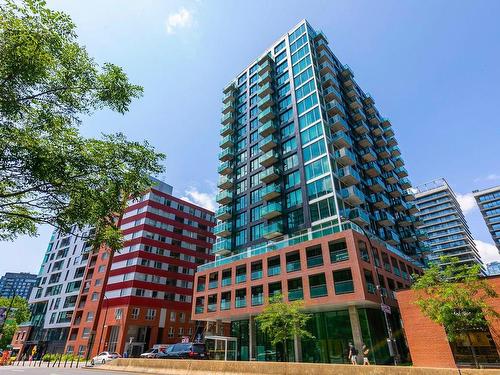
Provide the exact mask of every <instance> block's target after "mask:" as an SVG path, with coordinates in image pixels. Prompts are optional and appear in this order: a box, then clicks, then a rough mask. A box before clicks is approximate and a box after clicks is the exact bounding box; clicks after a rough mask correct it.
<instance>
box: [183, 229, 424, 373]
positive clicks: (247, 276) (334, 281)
mask: <svg viewBox="0 0 500 375" xmlns="http://www.w3.org/2000/svg"><path fill="white" fill-rule="evenodd" d="M315 234H316V235H318V234H319V233H315ZM315 237H318V238H315ZM372 245H373V248H372V249H371V251H370V250H369V249H370V247H369V242H368V240H367V238H366V237H365V236H363V235H362V234H360V233H358V232H356V231H354V230H345V231H342V232H338V233H334V234H330V235H323V236H315V235H313V234H312V233H309V235H304V236H302V238H301V240H298V239H289V240H286V241H283V243H271V244H269V245H268V246H265V247H262V248H257V249H254V250H251V251H249V252H248V253H245V252H243V253H241V254H236V255H234V256H231V257H227V258H223V259H220V260H217V261H215V262H212V263H209V264H205V265H203V266H200V267H199V268H198V272H197V273H196V280H195V292H194V298H195V302H194V304H193V312H192V313H193V318H194V319H196V320H203V321H206V322H209V323H212V324H211V326H212V327H216V326H217V324H213V323H214V322H215V323H217V322H218V323H231V332H230V333H229V332H223V333H225V334H226V335H231V336H234V337H238V340H239V344H238V345H239V347H238V359H241V360H246V359H256V360H274V359H275V358H274V357H273V358H271V359H270V358H267V357H265V356H266V353H268V352H274V351H277V349H275V348H270V347H268V344H267V343H266V342H265V341H266V340H265V338H263V337H262V335H259V333H258V332H257V331H258V329H257V328H256V324H255V320H254V317H255V316H256V315H258V314H259V313H260V312H261V311H262V309H263V308H264V306H265V305H266V303H267V301H268V299H269V297H270V296H272V295H274V294H276V293H280V294H282V295H283V296H284V299H285V300H286V301H293V300H299V299H303V300H304V303H305V307H306V309H307V310H308V311H309V312H311V313H313V319H312V322H313V323H312V325H313V326H312V327H311V330H312V332H311V333H312V334H313V336H314V337H315V339H314V340H313V341H312V342H304V343H302V348H301V349H298V351H297V349H296V352H295V355H298V356H301V355H302V357H303V358H302V360H304V361H311V362H342V361H343V359H342V358H343V352H344V351H345V350H346V349H347V344H348V342H349V341H353V342H354V344H355V346H356V347H359V348H361V347H362V345H363V343H364V344H366V345H367V346H369V347H370V348H371V356H372V361H376V362H377V363H385V361H388V360H389V359H388V357H389V356H388V353H387V351H386V349H387V343H386V339H387V332H386V331H385V329H384V327H385V324H384V318H383V316H382V312H381V302H382V301H381V294H382V296H383V298H384V302H385V304H386V305H388V306H390V307H391V310H392V314H391V315H390V316H389V320H390V323H391V325H392V329H393V330H394V332H395V335H396V336H399V344H401V345H403V339H402V337H401V336H400V335H399V334H400V332H399V330H398V321H399V319H398V307H397V306H398V305H397V300H396V294H395V291H396V290H398V289H404V288H408V287H409V285H410V275H411V274H413V273H420V272H421V270H420V268H418V267H417V266H416V265H415V264H414V262H413V261H412V260H411V259H410V258H409V257H407V256H404V255H403V254H401V253H396V252H394V250H389V249H387V248H386V247H384V246H383V245H382V243H381V242H379V241H377V242H375V243H373V244H372ZM377 287H379V288H377ZM377 289H378V290H377ZM330 325H331V327H332V328H328V327H330ZM218 326H222V324H219V325H218ZM339 326H341V327H339ZM213 329H216V328H213ZM336 330H339V332H338V333H336V332H334V331H336ZM211 333H212V332H211ZM214 333H216V334H221V333H220V332H214ZM329 335H330V336H329ZM316 346H317V348H318V350H317V352H316V353H313V352H312V351H313V350H312V348H315V347H316ZM290 354H291V355H293V353H290ZM299 359H300V358H299ZM344 360H345V359H344Z"/></svg>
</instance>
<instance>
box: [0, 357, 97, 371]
mask: <svg viewBox="0 0 500 375" xmlns="http://www.w3.org/2000/svg"><path fill="white" fill-rule="evenodd" d="M51 357H52V358H51V359H49V360H47V359H43V357H42V358H40V359H33V360H29V359H26V357H23V358H22V359H18V360H14V361H12V362H11V363H10V365H11V366H16V367H67V368H79V367H80V368H81V367H88V366H89V365H90V360H89V359H82V358H80V357H76V358H74V357H72V358H68V356H65V355H64V354H52V355H51Z"/></svg>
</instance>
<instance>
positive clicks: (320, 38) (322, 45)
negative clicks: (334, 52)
mask: <svg viewBox="0 0 500 375" xmlns="http://www.w3.org/2000/svg"><path fill="white" fill-rule="evenodd" d="M315 40H316V49H317V51H318V52H321V51H324V50H326V49H327V48H328V41H327V40H326V39H325V36H324V35H323V33H318V35H317V36H316V38H315Z"/></svg>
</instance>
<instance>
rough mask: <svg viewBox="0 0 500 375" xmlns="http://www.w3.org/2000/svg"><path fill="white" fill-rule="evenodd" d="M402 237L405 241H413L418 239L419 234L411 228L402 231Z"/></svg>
mask: <svg viewBox="0 0 500 375" xmlns="http://www.w3.org/2000/svg"><path fill="white" fill-rule="evenodd" d="M401 238H402V239H403V242H406V243H413V242H416V241H417V236H416V235H415V233H413V232H412V231H411V230H404V231H402V232H401Z"/></svg>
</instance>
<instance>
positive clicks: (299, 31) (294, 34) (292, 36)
mask: <svg viewBox="0 0 500 375" xmlns="http://www.w3.org/2000/svg"><path fill="white" fill-rule="evenodd" d="M305 31H306V28H305V25H304V24H302V25H300V27H298V28H297V29H295V30H294V31H293V32H292V33H291V34H290V36H289V37H288V39H289V40H290V43H293V42H294V41H295V39H297V37H299V36H300V35H301V34H303V33H304V32H305Z"/></svg>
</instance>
